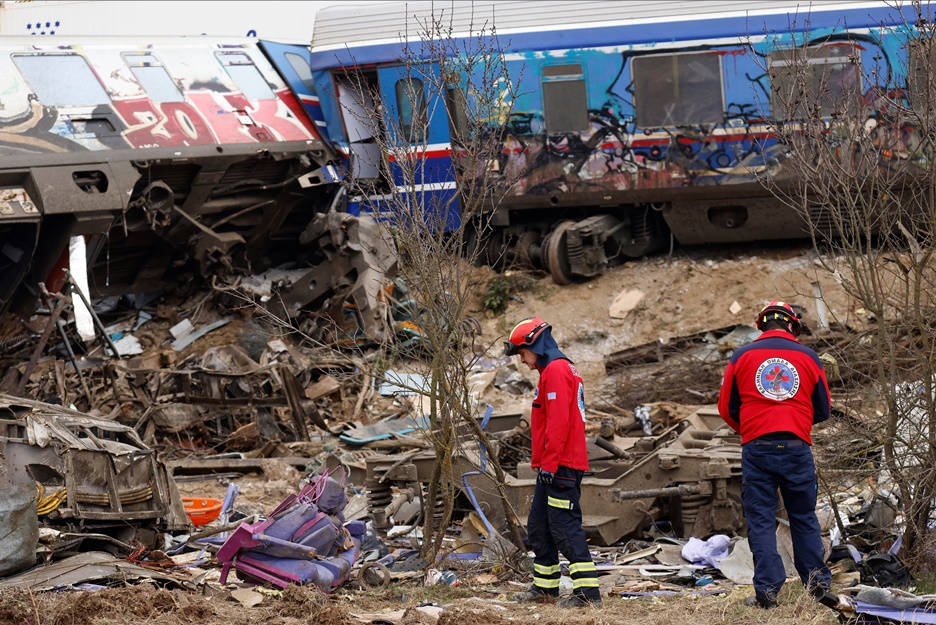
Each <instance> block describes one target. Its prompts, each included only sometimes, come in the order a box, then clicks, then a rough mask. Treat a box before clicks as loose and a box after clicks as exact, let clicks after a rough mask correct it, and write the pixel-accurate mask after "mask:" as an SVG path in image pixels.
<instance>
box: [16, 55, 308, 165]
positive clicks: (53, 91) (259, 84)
mask: <svg viewBox="0 0 936 625" xmlns="http://www.w3.org/2000/svg"><path fill="white" fill-rule="evenodd" d="M32 42H33V44H32V45H30V46H28V47H23V46H18V45H16V46H13V45H3V46H0V51H2V52H7V54H0V146H8V147H9V148H11V149H16V150H27V151H36V152H62V151H72V150H82V149H83V150H91V151H96V150H108V149H121V148H159V147H185V146H198V145H216V144H237V143H247V142H274V141H303V140H306V139H308V138H309V134H311V135H312V136H313V137H317V132H316V131H315V129H314V126H313V125H312V124H311V123H310V122H309V121H308V120H307V118H306V116H305V114H304V113H303V112H302V110H301V107H300V105H299V103H298V101H297V100H296V98H295V97H294V96H293V95H292V94H291V92H290V90H289V89H288V88H287V87H286V85H285V84H284V83H283V82H282V80H281V79H280V78H279V76H278V75H277V74H276V72H275V70H274V68H273V66H272V65H271V64H270V62H269V61H268V60H267V59H266V58H265V57H264V56H263V55H262V54H261V53H260V52H259V50H257V49H256V47H255V46H252V47H248V46H246V45H231V44H228V45H223V46H222V45H218V46H217V47H216V49H215V50H214V51H213V54H203V55H193V54H191V50H190V48H188V47H184V46H178V47H172V46H167V47H161V48H159V49H158V50H154V49H153V47H152V46H148V45H144V44H139V45H136V46H128V45H120V44H113V45H110V46H95V47H87V46H81V45H52V44H46V45H36V44H35V40H32Z"/></svg>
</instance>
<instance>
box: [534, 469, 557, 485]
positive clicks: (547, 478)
mask: <svg viewBox="0 0 936 625" xmlns="http://www.w3.org/2000/svg"><path fill="white" fill-rule="evenodd" d="M553 477H554V475H553V472H552V471H547V470H546V469H540V470H539V475H538V476H537V477H536V481H537V482H541V483H543V484H546V485H549V484H552V483H553Z"/></svg>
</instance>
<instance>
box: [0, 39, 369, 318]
mask: <svg viewBox="0 0 936 625" xmlns="http://www.w3.org/2000/svg"><path fill="white" fill-rule="evenodd" d="M274 60H276V59H273V58H271V57H270V56H267V54H266V53H265V52H264V51H263V49H262V48H261V46H260V44H259V43H258V42H257V41H256V40H252V39H215V38H209V37H197V38H171V39H169V38H163V39H147V40H146V41H142V40H139V41H134V40H132V39H117V38H98V39H93V38H83V39H82V40H80V41H78V40H67V39H61V38H59V37H55V38H54V39H51V40H50V39H37V38H25V37H24V38H7V39H5V40H4V41H3V42H2V44H0V159H2V160H0V312H5V311H7V310H14V311H17V312H25V311H28V310H30V309H31V307H32V305H33V303H34V302H35V299H36V294H37V284H38V283H40V282H46V283H48V286H49V289H50V290H52V291H55V290H57V289H58V288H59V287H60V286H61V278H62V274H63V272H62V271H61V269H62V268H64V267H66V266H67V264H66V259H67V254H66V250H67V248H68V244H69V240H70V239H71V238H72V237H77V236H83V237H84V238H85V240H86V242H87V255H88V263H89V266H90V287H91V291H92V293H93V294H94V295H99V296H104V295H112V294H128V293H140V292H146V291H155V290H159V289H162V288H164V287H167V286H171V285H173V284H175V283H177V282H178V281H180V280H181V279H183V277H185V276H187V275H193V274H195V275H197V274H201V275H202V276H203V277H211V276H215V275H218V274H225V273H230V272H252V273H258V272H260V271H263V270H265V269H267V268H268V267H271V266H275V265H278V264H280V263H284V262H287V261H288V262H293V263H295V264H296V265H298V266H309V267H311V266H314V265H316V264H317V263H320V262H322V261H323V260H324V257H322V255H321V254H320V253H318V251H317V249H316V248H315V246H314V245H312V244H313V243H315V242H316V239H315V237H316V236H318V235H321V233H322V231H324V230H327V229H326V228H322V227H321V226H317V227H316V228H315V229H313V230H314V231H313V232H312V234H309V233H308V232H307V229H308V228H309V226H310V224H311V223H312V222H313V221H314V218H315V217H316V216H317V215H320V214H322V213H324V212H325V211H327V209H328V208H329V204H330V197H332V196H333V195H334V189H328V190H327V191H326V190H325V187H328V186H329V185H325V187H322V186H320V185H322V184H323V183H325V182H328V181H331V180H333V177H332V176H331V172H332V170H330V169H329V168H325V169H322V166H323V165H325V163H326V162H327V161H328V158H329V151H328V150H329V148H328V146H327V145H326V144H324V143H323V142H322V141H321V139H320V136H319V134H318V132H317V131H316V129H315V126H314V124H313V123H312V122H311V120H310V119H309V118H308V116H307V115H306V114H305V113H304V111H303V109H302V104H301V103H300V102H299V100H298V99H297V97H296V96H295V95H294V94H293V93H292V92H291V91H290V89H289V87H288V86H287V85H286V83H285V82H284V81H283V79H282V78H281V77H280V75H279V73H278V72H277V70H276V69H275V66H274ZM279 61H282V62H284V63H285V62H286V60H285V59H283V58H280V59H279ZM316 254H318V256H316ZM352 278H353V276H352ZM320 282H321V281H320ZM324 282H325V283H327V282H328V281H324ZM308 301H309V298H308V297H306V298H305V299H304V300H303V302H301V303H306V302H308Z"/></svg>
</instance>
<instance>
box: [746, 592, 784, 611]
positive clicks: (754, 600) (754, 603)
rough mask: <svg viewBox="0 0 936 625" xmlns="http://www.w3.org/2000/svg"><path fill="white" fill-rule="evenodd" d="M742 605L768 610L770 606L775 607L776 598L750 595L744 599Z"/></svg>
mask: <svg viewBox="0 0 936 625" xmlns="http://www.w3.org/2000/svg"><path fill="white" fill-rule="evenodd" d="M744 605H746V606H747V607H749V608H763V609H765V610H769V609H770V608H775V607H777V600H776V599H774V598H773V597H764V596H757V595H751V596H750V597H747V598H746V599H745V600H744Z"/></svg>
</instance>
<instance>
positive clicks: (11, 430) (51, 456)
mask: <svg viewBox="0 0 936 625" xmlns="http://www.w3.org/2000/svg"><path fill="white" fill-rule="evenodd" d="M3 417H7V418H3ZM0 451H2V456H3V459H4V469H5V477H6V479H7V480H9V482H10V483H12V484H37V483H38V484H41V485H42V488H43V489H44V490H45V491H46V492H47V493H51V492H54V491H58V490H60V489H62V488H65V489H66V491H67V496H66V497H65V500H64V501H63V502H62V503H61V504H60V505H59V507H58V508H56V509H54V510H53V511H52V512H51V513H49V515H48V519H51V520H56V519H68V518H73V519H87V520H91V519H94V520H120V521H133V520H143V519H160V520H162V522H163V523H164V524H165V526H166V528H167V529H179V530H185V529H188V528H189V527H190V523H189V520H188V516H187V515H186V514H185V508H184V506H183V504H182V500H181V497H180V496H179V493H178V490H177V488H176V485H175V482H174V481H173V480H172V479H171V478H170V474H169V470H168V469H167V468H166V466H165V465H164V464H163V463H162V462H161V461H159V460H158V459H157V458H156V454H155V452H154V451H153V450H152V449H148V448H147V447H146V445H144V443H143V442H142V441H141V440H140V438H139V436H138V435H137V433H136V432H135V431H134V430H133V428H130V427H127V426H125V425H121V424H119V423H115V422H113V421H106V420H103V419H95V418H92V417H87V416H85V415H82V414H81V413H79V412H75V411H73V410H69V409H67V408H62V407H61V406H55V405H51V404H43V403H41V402H35V401H30V400H24V399H20V398H16V397H11V396H7V395H0Z"/></svg>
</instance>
